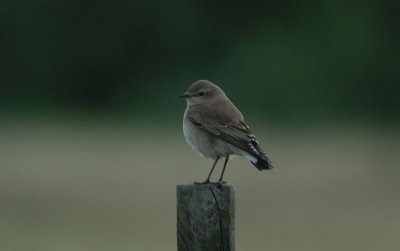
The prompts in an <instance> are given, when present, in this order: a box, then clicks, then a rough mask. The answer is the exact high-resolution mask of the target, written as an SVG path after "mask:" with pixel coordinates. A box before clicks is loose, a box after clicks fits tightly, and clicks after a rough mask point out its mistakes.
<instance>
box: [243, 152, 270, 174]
mask: <svg viewBox="0 0 400 251" xmlns="http://www.w3.org/2000/svg"><path fill="white" fill-rule="evenodd" d="M243 155H244V156H245V157H246V158H247V159H248V160H249V161H250V162H251V164H253V165H254V166H255V167H257V169H258V170H260V171H262V170H270V169H272V168H273V166H272V164H271V161H270V160H269V158H268V157H267V156H265V155H264V156H253V155H251V154H249V153H248V152H244V151H243Z"/></svg>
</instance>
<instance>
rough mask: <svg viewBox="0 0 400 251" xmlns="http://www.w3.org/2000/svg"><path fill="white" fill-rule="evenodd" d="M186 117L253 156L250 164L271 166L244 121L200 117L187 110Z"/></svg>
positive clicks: (264, 167) (263, 167)
mask: <svg viewBox="0 0 400 251" xmlns="http://www.w3.org/2000/svg"><path fill="white" fill-rule="evenodd" d="M187 117H188V119H189V120H190V121H191V122H192V123H193V124H195V125H196V126H198V127H199V128H201V129H203V130H205V131H206V132H208V133H210V134H212V135H214V136H216V137H218V138H220V139H222V140H224V141H225V142H227V143H229V144H232V145H234V146H236V147H237V148H239V149H241V150H243V151H245V152H247V153H248V154H250V155H251V156H253V157H254V158H255V159H256V160H257V161H254V162H253V161H252V164H253V165H255V166H256V167H257V168H258V169H259V170H266V169H271V168H272V165H271V162H270V160H269V159H268V157H267V156H266V154H265V152H264V151H263V150H262V148H261V146H260V145H259V143H258V141H257V139H256V137H255V136H254V134H253V133H252V132H251V131H250V128H249V127H248V126H247V125H246V124H245V123H244V121H242V120H240V121H238V122H233V121H232V122H229V123H224V122H221V121H217V120H216V119H215V118H206V119H205V118H202V117H201V116H200V115H199V114H198V113H196V112H188V114H187Z"/></svg>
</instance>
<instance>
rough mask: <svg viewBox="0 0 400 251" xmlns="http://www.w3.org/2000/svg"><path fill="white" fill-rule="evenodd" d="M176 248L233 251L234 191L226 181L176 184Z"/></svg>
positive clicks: (201, 250)
mask: <svg viewBox="0 0 400 251" xmlns="http://www.w3.org/2000/svg"><path fill="white" fill-rule="evenodd" d="M176 197H177V239H178V251H205V250H207V251H213V250H218V251H234V250H235V236H234V229H235V192H234V190H233V186H232V185H231V184H227V183H225V182H220V183H206V184H189V185H177V187H176Z"/></svg>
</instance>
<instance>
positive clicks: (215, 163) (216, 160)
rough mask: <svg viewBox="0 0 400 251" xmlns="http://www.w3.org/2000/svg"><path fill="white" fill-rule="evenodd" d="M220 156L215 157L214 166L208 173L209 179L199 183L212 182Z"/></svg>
mask: <svg viewBox="0 0 400 251" xmlns="http://www.w3.org/2000/svg"><path fill="white" fill-rule="evenodd" d="M219 158H220V157H219V156H218V157H217V158H216V159H215V162H214V164H213V166H212V168H211V171H210V173H209V174H208V177H207V179H206V180H205V181H203V182H200V183H199V184H207V183H210V178H211V174H212V173H213V171H214V168H215V166H216V165H217V162H218V160H219Z"/></svg>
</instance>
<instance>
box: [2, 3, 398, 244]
mask: <svg viewBox="0 0 400 251" xmlns="http://www.w3.org/2000/svg"><path fill="white" fill-rule="evenodd" d="M399 7H400V6H399V3H398V2H397V1H389V0H386V1H372V0H367V1H321V0H314V1H307V2H300V1H264V2H257V1H250V2H249V1H248V2H244V1H226V0H225V1H209V0H205V1H183V0H179V1H106V0H98V1H87V0H86V1H77V0H68V1H66V0H58V1H48V0H35V1H33V0H31V1H28V0H26V1H23V0H19V1H15V0H2V1H1V2H0V222H1V224H0V249H1V250H10V251H17V250H18V251H19V250H30V251H34V250H38V251H39V250H40V251H44V250H75V251H81V250H82V251H83V250H118V251H119V250H176V236H175V231H176V229H175V219H176V215H175V185H176V184H182V183H191V182H193V181H201V180H203V179H204V178H205V177H206V175H207V173H208V171H209V168H210V166H211V162H210V161H207V160H204V159H202V158H200V157H199V156H197V155H196V154H194V153H193V152H191V150H190V148H189V147H188V146H187V145H186V143H185V141H184V138H183V136H182V133H181V121H182V115H183V111H184V108H185V102H184V101H183V100H181V99H178V98H177V95H178V94H181V93H183V92H185V91H186V89H187V87H188V86H189V85H190V84H191V83H193V82H194V81H196V80H198V79H208V80H210V81H212V82H214V83H216V84H218V85H219V86H221V87H222V88H223V89H224V90H225V92H226V93H227V95H228V96H229V97H230V99H231V100H232V101H233V102H234V103H235V104H236V106H238V107H239V108H240V109H241V111H242V112H243V113H244V115H245V118H246V121H247V122H248V123H249V124H250V126H251V127H252V129H253V131H254V132H255V134H256V135H257V137H258V139H259V141H260V143H261V145H262V146H263V147H264V149H265V150H266V152H267V154H268V155H269V157H270V158H271V160H272V163H273V164H274V166H275V167H276V168H275V169H274V170H272V171H269V172H262V173H260V172H259V171H257V170H256V169H255V168H254V167H253V166H251V164H250V163H248V162H247V161H246V160H245V159H242V158H235V159H234V160H232V161H231V162H230V163H229V165H228V169H227V172H226V179H227V180H228V181H229V182H231V183H233V184H234V186H235V189H236V196H237V198H236V199H237V224H236V246H237V250H277V251H278V250H282V251H283V250H294V249H296V250H307V251H310V250H328V251H329V250H335V251H336V250H352V251H353V250H377V249H384V250H385V251H386V250H388V251H391V250H393V251H394V250H396V251H397V250H399V248H400V241H399V238H398V236H399V233H400V200H399V196H398V191H399V189H400V186H399V183H398V180H399V178H400V172H399V168H398V167H399V164H398V163H400V158H399V154H398V152H399V150H400V130H399V125H400V123H399V122H400V119H399V118H400V117H399V107H400V98H399V93H400V81H399V80H400V76H399V75H400V69H399V65H400V64H399V57H400V55H399V51H400V50H399V48H398V47H399V46H398V45H399V44H400V35H399V34H400V33H399V32H398V27H399V15H398V8H399ZM219 168H220V167H219ZM219 171H220V170H217V171H216V172H219ZM216 177H218V174H216ZM216 177H213V179H215V178H216Z"/></svg>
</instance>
